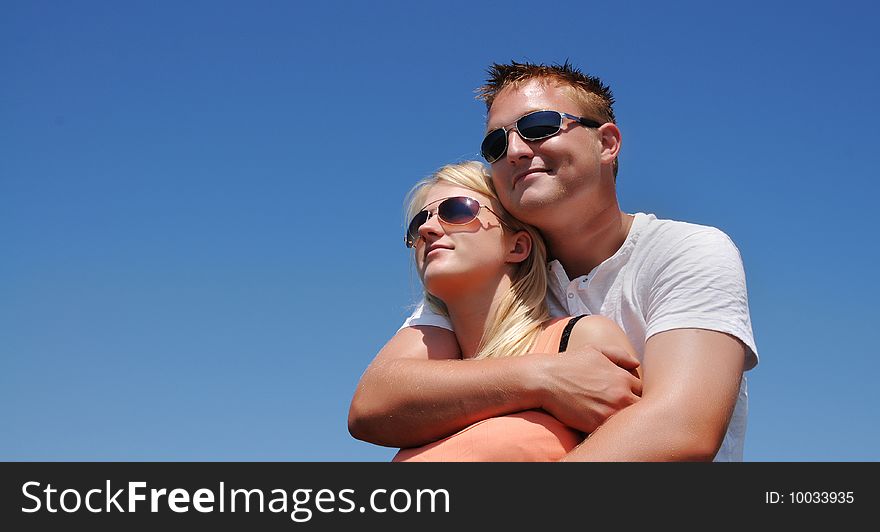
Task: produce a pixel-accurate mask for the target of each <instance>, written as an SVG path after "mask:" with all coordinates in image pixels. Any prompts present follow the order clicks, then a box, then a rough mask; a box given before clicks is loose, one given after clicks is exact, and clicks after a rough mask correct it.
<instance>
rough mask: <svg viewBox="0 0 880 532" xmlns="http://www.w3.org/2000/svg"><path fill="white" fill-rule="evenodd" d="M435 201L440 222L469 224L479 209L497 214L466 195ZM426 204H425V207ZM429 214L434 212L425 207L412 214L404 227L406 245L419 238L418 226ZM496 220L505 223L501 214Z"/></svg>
mask: <svg viewBox="0 0 880 532" xmlns="http://www.w3.org/2000/svg"><path fill="white" fill-rule="evenodd" d="M437 201H439V202H440V204H439V205H437V217H438V218H440V221H441V222H443V223H445V224H448V225H465V224H469V223H471V222H473V221H474V220H476V218H477V215H478V214H480V209H486V210H487V211H489V212H491V213H492V214H494V215H495V216H498V213H496V212H495V211H493V210H492V209H490V208H489V207H486V206H485V205H482V204H481V203H480V202H479V201H477V200H475V199H474V198H468V197H467V196H455V197H452V198H443V199H439V200H437ZM437 201H432V202H431V203H429V204H428V205H433V204H434V203H437ZM428 205H425V207H427V206H428ZM431 216H434V214H432V213H431V211H429V210H427V209H422V210H421V211H419V212H418V214H416V215H415V216H413V219H412V221H410V222H409V226H408V227H407V229H406V235H405V236H404V242H406V247H408V248H411V247H413V246H414V245H415V243H416V241H417V240H418V239H419V228H420V227H422V226H423V225H424V224H425V222H427V221H428V220H429V219H430V218H431ZM498 221H500V222H501V223H503V224H505V225H507V224H506V223H505V222H504V220H502V219H501V216H498Z"/></svg>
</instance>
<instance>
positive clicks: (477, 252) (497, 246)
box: [413, 183, 521, 300]
mask: <svg viewBox="0 0 880 532" xmlns="http://www.w3.org/2000/svg"><path fill="white" fill-rule="evenodd" d="M456 196H466V197H469V198H473V199H475V200H476V201H477V202H479V203H480V205H483V206H485V207H488V208H489V209H491V210H492V211H498V210H499V207H498V204H497V203H496V202H493V200H492V199H491V198H489V197H488V196H484V195H483V194H480V193H478V192H474V191H473V190H471V189H468V188H464V187H460V186H456V185H452V184H448V183H438V184H436V185H433V186H432V187H431V188H430V189H429V190H428V192H427V194H426V196H425V199H424V201H423V205H422V206H421V209H424V210H427V211H428V212H429V213H430V214H431V216H430V217H429V218H428V220H427V221H426V222H425V223H424V224H422V226H421V227H420V228H419V238H418V240H416V242H415V245H414V247H413V249H414V251H415V260H416V267H417V269H418V271H419V276H420V277H421V279H422V282H423V283H424V285H425V289H426V290H427V291H428V293H430V294H433V295H435V296H436V297H438V298H440V299H441V300H445V299H444V298H445V297H448V296H450V295H456V294H457V293H460V292H462V291H470V290H475V289H479V287H480V286H481V285H488V286H490V287H491V286H493V284H492V283H494V284H495V285H497V281H498V280H499V279H500V278H501V276H502V275H504V274H505V273H509V272H510V269H511V267H512V262H519V261H511V260H510V259H511V257H510V252H511V250H512V249H513V248H514V247H515V237H514V235H512V234H511V231H509V230H508V231H507V232H505V231H504V227H503V225H502V223H501V221H500V220H499V218H498V216H496V215H495V214H494V213H493V212H492V211H490V210H489V209H486V208H480V210H479V213H478V214H477V217H476V218H475V219H474V220H473V221H471V222H468V223H465V224H462V225H452V224H449V223H445V222H444V221H442V220H441V219H440V217H439V216H437V209H438V205H439V204H440V202H441V201H442V200H443V199H445V198H450V197H456ZM520 260H521V259H520Z"/></svg>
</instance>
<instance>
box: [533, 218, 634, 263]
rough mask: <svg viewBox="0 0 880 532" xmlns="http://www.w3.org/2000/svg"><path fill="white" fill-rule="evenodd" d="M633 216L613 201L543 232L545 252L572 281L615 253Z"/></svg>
mask: <svg viewBox="0 0 880 532" xmlns="http://www.w3.org/2000/svg"><path fill="white" fill-rule="evenodd" d="M633 218H634V217H633V216H632V215H630V214H626V213H624V212H623V211H621V210H620V207H619V206H618V205H617V203H616V202H614V203H613V204H612V205H609V206H608V208H606V209H604V210H602V211H599V212H595V213H593V214H592V216H588V217H585V218H583V219H582V220H580V223H577V221H576V222H575V223H573V224H570V225H567V226H565V227H560V228H558V229H556V230H553V231H549V232H545V233H543V235H544V239H545V240H546V241H547V249H548V251H549V252H550V256H551V258H553V259H556V260H558V261H559V262H560V263H561V264H562V267H563V268H565V272H566V273H567V274H568V276H569V277H570V278H572V279H574V278H575V277H580V276H581V275H586V274H588V273H590V272H591V271H592V270H593V268H595V267H596V266H598V265H599V264H602V262H604V261H605V260H606V259H608V258H609V257H611V256H612V255H614V254H615V253H617V250H619V249H620V247H621V246H622V245H623V243H624V242H625V241H626V237H627V235H629V230H630V228H631V227H632V222H633Z"/></svg>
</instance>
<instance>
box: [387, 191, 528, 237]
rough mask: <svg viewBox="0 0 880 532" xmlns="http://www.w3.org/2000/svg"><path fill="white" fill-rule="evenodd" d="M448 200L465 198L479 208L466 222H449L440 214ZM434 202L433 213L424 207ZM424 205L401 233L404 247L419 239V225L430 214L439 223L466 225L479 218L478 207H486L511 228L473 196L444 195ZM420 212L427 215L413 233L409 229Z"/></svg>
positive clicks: (426, 221)
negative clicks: (444, 196) (441, 206)
mask: <svg viewBox="0 0 880 532" xmlns="http://www.w3.org/2000/svg"><path fill="white" fill-rule="evenodd" d="M449 200H465V201H467V202H473V203H476V204H477V205H478V206H479V208H478V209H477V212H476V213H472V214H473V218H471V219H470V220H468V221H466V222H460V223H455V222H450V221H448V220H445V219H444V218H443V216H441V215H440V205H442V204H443V203H444V202H446V201H449ZM435 203H436V204H437V209H436V211H435V212H434V213H431V211H429V210H428V209H426V208H424V207H428V206H429V205H434V204H435ZM424 207H422V209H421V210H419V212H417V213H416V214H415V215H414V216H413V217H412V219H411V220H410V222H409V224H407V226H406V233H405V234H404V235H403V243H404V244H406V247H408V248H412V247H415V245H416V242H418V241H419V238H421V235H419V234H418V231H419V229H421V227H422V226H423V225H425V224H426V223H428V220H430V219H431V217H432V216H437V218H438V219H439V220H440V222H441V223H444V224H446V225H467V224H469V223H471V222H473V221H474V220H476V219H477V218H479V216H480V209H486V210H487V211H489V212H491V213H492V214H494V215H495V217H496V218H498V221H499V222H501V223H502V224H503V225H506V226H507V227H508V228H510V229H512V228H511V227H510V225H508V224H507V222H505V221H504V220H503V219H502V218H501V216H499V215H498V213H497V212H495V211H493V210H492V209H491V208H489V207H488V206H487V205H483V204H482V203H480V202H479V201H477V200H475V199H474V198H472V197H470V196H448V197H446V198H440V199H436V200H434V201H432V202H431V203H426V204H425V206H424ZM422 213H427V214H428V216H427V217H426V218H425V221H424V222H422V223H420V224H419V226H418V227H416V230H415V234H413V232H412V231H411V229H412V225H413V223H414V222H415V221H416V218H418V217H419V216H421V215H422Z"/></svg>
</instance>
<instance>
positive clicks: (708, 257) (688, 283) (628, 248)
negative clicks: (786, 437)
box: [402, 213, 758, 462]
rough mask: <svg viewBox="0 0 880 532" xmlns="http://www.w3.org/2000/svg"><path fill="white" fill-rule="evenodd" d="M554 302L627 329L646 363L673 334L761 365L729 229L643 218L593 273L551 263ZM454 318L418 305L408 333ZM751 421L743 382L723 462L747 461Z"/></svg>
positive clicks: (553, 308)
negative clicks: (724, 347)
mask: <svg viewBox="0 0 880 532" xmlns="http://www.w3.org/2000/svg"><path fill="white" fill-rule="evenodd" d="M549 267H550V275H549V280H548V281H549V283H548V287H549V290H548V294H547V303H548V304H549V306H550V312H551V314H553V315H554V316H576V315H578V314H600V315H602V316H605V317H608V318H611V319H613V320H614V321H615V322H617V324H618V325H620V327H621V328H622V329H623V330H624V332H625V333H626V335H627V337H628V338H629V341H630V342H631V343H632V345H633V347H635V349H636V351H637V353H638V356H639V358H640V359H641V358H642V357H643V356H644V354H645V342H646V341H647V339H648V338H650V337H651V336H653V335H655V334H657V333H659V332H663V331H668V330H671V329H683V328H693V329H709V330H713V331H719V332H723V333H727V334H730V335H732V336H735V337H737V338H739V339H740V340H741V341H742V342H743V344H745V345H746V347H747V349H746V351H747V352H746V361H745V366H744V368H745V369H746V370H750V369H752V368H754V367H755V366H756V365H757V363H758V350H757V348H756V347H755V340H754V338H753V336H752V323H751V319H750V318H749V303H748V295H747V293H746V280H745V272H744V270H743V265H742V259H741V257H740V254H739V250H737V248H736V246H735V245H734V243H733V242H732V241H731V240H730V238H729V237H728V236H727V235H726V234H724V233H723V232H722V231H720V230H718V229H716V228H714V227H707V226H703V225H696V224H690V223H685V222H676V221H672V220H658V219H657V217H656V216H654V215H653V214H644V213H637V214H636V215H635V219H634V220H633V224H632V227H631V228H630V231H629V235H627V238H626V241H624V243H623V245H622V246H621V247H620V249H619V250H617V253H615V254H614V255H613V256H611V257H609V258H608V259H606V260H605V261H604V262H603V263H602V264H600V265H598V266H596V268H594V269H593V271H591V272H590V273H589V274H587V275H584V276H581V277H578V278H577V279H569V278H568V275H567V274H566V273H565V270H564V269H563V268H562V265H561V264H560V263H559V262H558V261H552V262H551V263H550V265H549ZM412 325H434V326H438V327H444V328H446V329H452V326H451V324H450V323H449V320H448V319H447V318H446V317H445V316H440V315H438V314H435V313H434V312H432V311H431V309H430V308H429V307H428V306H427V305H424V304H422V305H419V306H418V308H416V310H415V311H414V312H413V314H412V315H411V316H410V317H409V318H407V320H406V321H405V322H404V324H403V325H402V327H408V326H412ZM747 415H748V384H747V382H746V378H745V376H743V379H742V383H741V385H740V390H739V397H738V398H737V401H736V407H735V408H734V412H733V416H732V417H731V420H730V425H729V426H728V428H727V434H726V435H725V437H724V442H723V443H722V445H721V449H720V450H719V451H718V454H717V455H716V456H715V461H716V462H730V461H742V459H743V445H744V443H745V432H746V417H747Z"/></svg>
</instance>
